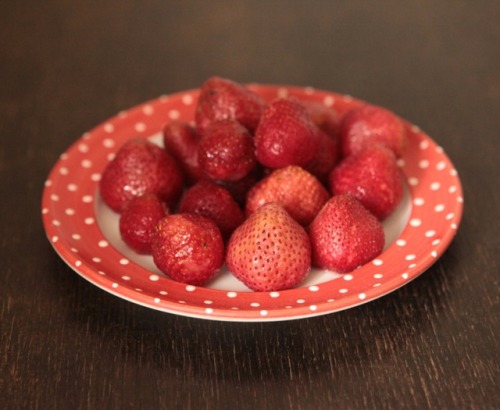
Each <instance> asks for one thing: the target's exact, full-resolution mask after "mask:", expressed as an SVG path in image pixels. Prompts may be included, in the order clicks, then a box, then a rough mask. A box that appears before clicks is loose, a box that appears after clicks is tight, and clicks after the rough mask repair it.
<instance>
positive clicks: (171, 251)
mask: <svg viewBox="0 0 500 410" xmlns="http://www.w3.org/2000/svg"><path fill="white" fill-rule="evenodd" d="M151 253H152V255H153V261H154V263H155V264H156V266H157V267H158V268H159V269H160V270H161V271H162V272H163V273H165V274H166V275H168V276H170V277H171V278H172V279H174V280H176V281H179V282H183V283H188V284H190V285H203V284H205V283H207V282H208V281H209V280H210V279H212V278H213V277H214V276H215V275H216V274H217V272H218V270H219V269H220V268H221V266H222V264H223V263H224V242H223V240H222V236H221V234H220V231H219V229H218V228H217V225H215V223H214V222H213V221H211V220H210V219H208V218H205V217H204V216H201V215H196V214H174V215H167V216H166V217H165V218H163V219H162V220H161V221H160V222H159V223H158V225H157V226H156V228H155V230H154V232H153V235H152V239H151Z"/></svg>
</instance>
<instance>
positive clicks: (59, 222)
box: [52, 219, 61, 226]
mask: <svg viewBox="0 0 500 410" xmlns="http://www.w3.org/2000/svg"><path fill="white" fill-rule="evenodd" d="M52 225H54V226H61V221H58V220H57V219H54V220H53V221H52Z"/></svg>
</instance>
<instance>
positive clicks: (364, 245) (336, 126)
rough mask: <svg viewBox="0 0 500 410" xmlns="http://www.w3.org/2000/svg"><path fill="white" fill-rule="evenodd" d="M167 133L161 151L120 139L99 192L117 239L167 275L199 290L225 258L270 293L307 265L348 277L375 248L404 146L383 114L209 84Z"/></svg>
mask: <svg viewBox="0 0 500 410" xmlns="http://www.w3.org/2000/svg"><path fill="white" fill-rule="evenodd" d="M163 138H164V147H163V148H162V147H159V146H157V145H155V144H153V143H152V142H150V141H149V140H146V139H142V138H132V139H130V140H129V141H128V142H126V143H125V144H124V145H123V146H122V147H121V148H120V149H119V151H118V152H117V154H116V156H115V158H114V159H113V160H112V161H111V162H110V163H109V164H108V165H107V167H106V169H105V170H104V172H103V174H102V178H101V181H100V193H101V196H102V198H103V200H104V201H105V203H106V204H107V205H108V206H109V207H110V208H111V209H113V210H114V211H116V212H118V213H120V224H119V227H120V233H121V236H122V238H123V240H124V241H125V242H126V243H127V244H128V245H129V246H130V247H131V248H132V249H134V250H135V251H137V252H139V253H143V254H151V255H152V257H153V260H154V262H155V264H156V265H157V266H158V268H159V269H160V270H161V271H162V272H164V273H165V274H166V275H168V276H169V277H171V278H172V279H174V280H177V281H180V282H184V283H188V284H193V285H203V284H205V283H207V282H208V281H209V280H211V279H212V278H213V277H214V276H215V275H216V274H217V273H218V271H219V270H220V268H221V267H222V265H223V264H224V263H226V264H227V266H228V268H229V270H230V271H231V272H232V274H234V275H235V276H236V277H237V278H238V279H239V280H241V281H242V282H243V283H244V284H245V285H246V286H247V287H248V288H250V289H252V290H255V291H276V290H282V289H288V288H292V287H294V286H297V285H298V284H300V283H301V282H302V281H303V280H304V278H305V277H306V275H307V274H308V273H309V271H310V270H311V266H316V267H319V268H324V269H330V270H334V271H336V272H339V273H344V272H349V271H352V270H354V269H356V268H358V267H359V266H361V265H363V264H365V263H367V262H368V261H370V260H372V259H373V258H375V257H376V256H377V255H379V254H380V253H381V252H382V250H383V247H384V241H385V238H384V231H383V227H382V224H381V222H382V221H383V220H384V219H385V218H387V217H388V216H389V215H390V214H391V213H392V212H393V211H394V209H395V208H396V207H397V205H398V204H399V202H400V201H401V198H402V195H403V183H402V176H401V173H400V170H399V167H398V165H397V163H396V160H397V158H398V157H400V156H401V155H402V153H403V152H404V149H405V146H406V134H405V128H404V126H403V123H402V121H401V120H400V119H399V118H398V117H397V116H396V115H395V114H393V113H391V112H390V111H388V110H386V109H383V108H380V107H377V106H373V105H368V104H366V105H363V106H360V107H359V108H354V109H352V110H351V111H348V112H347V113H345V114H344V115H343V116H342V117H340V116H339V115H338V114H337V113H336V112H335V111H334V110H333V109H332V108H328V107H326V106H325V105H323V104H320V103H315V102H311V101H301V100H298V99H297V98H295V97H282V98H277V99H275V100H273V101H270V102H265V101H264V100H263V99H262V98H261V97H260V96H259V95H257V94H256V93H254V92H252V91H251V90H249V89H248V88H247V87H245V86H243V85H241V84H238V83H236V82H234V81H231V80H228V79H224V78H220V77H212V78H210V79H208V80H207V81H206V82H205V83H204V84H203V85H202V87H201V89H200V94H199V98H198V101H197V107H196V114H195V118H194V121H193V122H192V123H187V122H178V121H177V122H175V121H174V122H169V123H168V124H167V125H166V126H165V128H164V130H163Z"/></svg>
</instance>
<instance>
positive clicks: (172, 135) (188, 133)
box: [163, 121, 203, 183]
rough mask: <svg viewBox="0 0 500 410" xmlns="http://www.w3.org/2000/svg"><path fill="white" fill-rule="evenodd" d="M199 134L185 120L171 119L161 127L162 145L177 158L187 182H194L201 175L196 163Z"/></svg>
mask: <svg viewBox="0 0 500 410" xmlns="http://www.w3.org/2000/svg"><path fill="white" fill-rule="evenodd" d="M200 138H201V137H200V135H199V134H198V132H197V131H196V129H195V128H194V127H193V126H192V125H191V124H188V123H186V122H180V121H173V122H170V123H168V124H167V125H166V126H165V127H164V128H163V145H164V146H165V149H166V150H167V151H168V152H170V153H171V154H172V156H173V157H174V158H175V159H176V160H177V162H178V163H179V165H180V166H181V168H182V170H183V171H184V175H186V177H187V178H188V180H189V182H191V183H194V182H196V181H198V180H199V179H200V178H202V176H203V172H202V171H201V168H200V166H199V164H198V143H199V141H200Z"/></svg>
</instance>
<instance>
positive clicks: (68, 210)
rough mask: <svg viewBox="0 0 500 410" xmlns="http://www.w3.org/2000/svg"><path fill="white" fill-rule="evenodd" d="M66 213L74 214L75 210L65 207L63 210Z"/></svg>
mask: <svg viewBox="0 0 500 410" xmlns="http://www.w3.org/2000/svg"><path fill="white" fill-rule="evenodd" d="M64 212H65V213H66V215H70V216H71V215H74V214H75V210H74V209H72V208H67V209H66V210H65V211H64Z"/></svg>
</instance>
